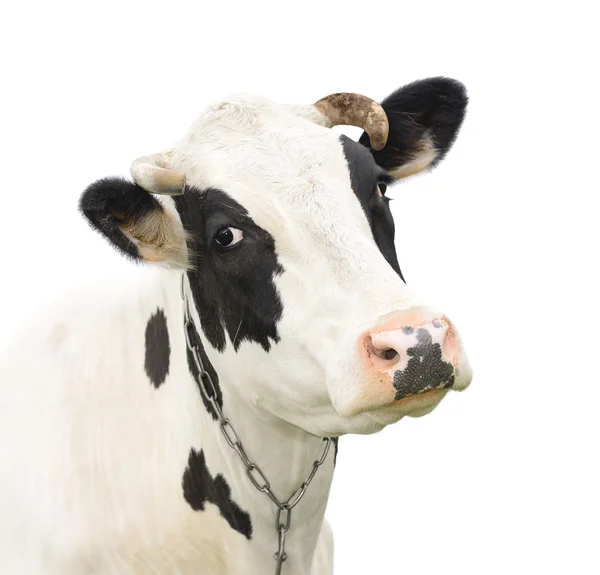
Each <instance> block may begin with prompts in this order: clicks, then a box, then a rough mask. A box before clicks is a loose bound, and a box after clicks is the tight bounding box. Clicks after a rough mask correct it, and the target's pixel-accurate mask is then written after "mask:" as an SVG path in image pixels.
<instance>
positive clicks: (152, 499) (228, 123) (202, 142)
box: [0, 97, 439, 575]
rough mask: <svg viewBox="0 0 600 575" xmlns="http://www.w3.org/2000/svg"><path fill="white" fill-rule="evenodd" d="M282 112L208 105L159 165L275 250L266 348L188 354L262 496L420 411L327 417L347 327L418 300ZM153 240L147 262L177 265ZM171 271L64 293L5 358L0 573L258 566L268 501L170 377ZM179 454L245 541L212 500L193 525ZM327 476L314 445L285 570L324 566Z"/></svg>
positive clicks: (242, 101)
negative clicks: (272, 320) (74, 294)
mask: <svg viewBox="0 0 600 575" xmlns="http://www.w3.org/2000/svg"><path fill="white" fill-rule="evenodd" d="M296 112H297V109H294V108H293V107H289V106H288V107H286V106H278V105H275V104H272V103H270V102H268V101H266V100H264V99H261V98H254V97H235V98H232V99H230V100H228V101H227V102H221V103H219V104H216V105H214V106H212V107H211V108H209V109H208V110H207V111H206V112H205V113H204V114H203V116H202V117H201V118H200V119H199V120H198V121H197V122H196V123H195V124H194V125H193V126H192V128H191V129H190V131H189V132H188V134H187V135H186V136H185V137H184V138H183V139H182V140H181V142H179V144H178V145H177V146H176V147H175V149H174V150H173V155H172V158H173V167H174V169H176V170H178V171H180V172H182V173H184V174H185V176H186V178H187V181H188V184H191V185H194V186H196V187H198V188H200V189H202V188H204V187H207V186H212V187H217V188H221V189H223V190H225V191H226V192H227V193H228V194H230V195H231V196H232V197H233V198H234V199H235V200H236V201H238V202H239V203H240V204H242V205H243V206H244V207H245V208H246V209H248V211H249V214H250V216H251V217H252V218H253V219H254V221H255V222H256V223H257V224H258V225H260V226H261V227H263V228H264V229H266V230H267V231H268V232H269V233H270V234H271V235H272V236H273V237H274V238H275V242H276V249H277V255H278V258H279V261H280V263H281V265H282V266H283V268H284V270H285V271H284V273H283V274H281V275H279V276H277V278H276V280H275V282H276V286H277V289H278V291H279V293H280V296H281V299H282V301H283V306H284V315H283V318H282V319H281V321H280V323H279V324H278V331H279V334H280V336H281V341H280V342H279V343H278V344H276V345H273V347H272V349H271V351H270V353H268V354H267V353H266V352H265V351H264V350H263V349H262V348H261V347H260V346H259V345H257V344H254V343H250V342H243V343H242V345H241V346H240V348H239V351H238V352H237V353H235V352H234V351H233V350H232V346H231V344H230V343H229V344H228V346H227V349H226V350H225V352H224V353H218V352H216V350H214V349H213V348H212V347H211V346H210V345H209V344H208V342H207V341H204V345H205V347H206V350H207V353H208V355H209V357H210V359H211V362H212V363H213V365H214V367H215V369H216V370H217V372H218V373H219V376H220V379H221V388H222V390H223V396H224V411H225V414H226V416H227V417H229V418H230V419H231V420H232V421H233V422H234V425H235V427H236V429H237V431H238V433H239V435H240V437H241V438H242V440H243V442H244V445H245V446H246V449H247V451H248V453H249V455H250V457H251V458H253V459H255V460H256V461H257V462H258V463H259V465H260V466H261V468H262V469H263V470H264V471H265V473H266V475H267V476H268V477H269V479H270V480H271V482H272V487H273V489H274V491H275V493H276V494H277V495H278V496H279V497H280V498H281V499H285V498H287V497H289V495H291V493H293V492H294V490H295V489H296V488H297V487H298V486H299V484H300V482H301V481H302V480H303V479H304V477H305V475H306V474H307V473H308V472H309V470H310V468H311V465H312V462H313V461H314V459H315V456H316V454H317V452H318V450H319V448H320V444H321V439H320V437H323V436H328V435H340V434H343V433H371V432H374V431H377V430H379V429H381V428H382V427H384V426H385V425H387V424H389V423H393V422H395V421H397V420H398V419H400V418H401V417H402V416H404V415H420V414H422V413H425V412H427V411H429V410H431V409H432V408H433V407H434V406H435V402H434V403H429V404H427V403H425V404H423V403H418V402H415V403H413V404H411V407H410V408H408V407H406V408H402V407H387V408H385V409H382V410H380V411H378V412H363V413H357V414H356V415H353V416H352V417H342V416H341V415H339V413H343V412H344V406H345V405H347V404H348V402H349V401H351V400H352V398H355V397H356V395H357V393H358V392H359V391H360V389H361V387H362V386H364V385H366V382H367V378H366V375H365V373H364V369H363V367H362V366H361V363H360V361H359V358H358V354H357V350H356V346H357V338H358V337H359V334H360V333H361V332H362V331H364V330H365V329H367V328H371V327H374V326H375V325H377V323H378V322H379V321H380V318H381V317H383V316H384V315H385V314H388V313H389V312H391V311H394V310H399V309H404V308H407V307H410V306H413V305H417V304H419V303H420V302H418V301H417V300H416V299H415V298H414V296H412V295H411V294H410V293H409V292H408V291H407V289H406V287H405V285H404V284H403V283H402V282H401V281H400V279H399V278H398V276H397V275H396V274H395V273H394V272H393V270H392V269H391V268H390V266H389V265H388V264H387V263H386V261H385V260H384V258H383V256H382V255H381V254H380V252H379V250H378V248H377V247H376V245H375V243H374V241H373V239H372V235H371V231H370V229H369V227H368V225H367V221H366V219H365V217H364V215H363V213H362V209H361V207H360V205H359V203H358V201H357V199H356V198H355V196H354V194H353V193H352V190H351V187H350V178H349V173H348V168H347V164H346V161H345V158H344V155H343V151H342V147H341V145H340V143H339V141H338V138H337V136H336V134H334V133H333V132H331V131H330V130H328V129H327V128H325V127H322V126H319V125H317V124H315V123H314V122H312V121H310V120H309V119H307V118H311V119H314V112H310V113H309V112H308V111H307V112H306V113H305V114H299V113H296ZM311 115H312V116H311ZM303 116H304V117H303ZM162 201H163V202H164V203H165V205H167V204H169V203H170V202H172V200H171V199H168V198H167V199H164V200H162ZM169 215H170V216H173V215H174V211H173V210H171V211H170V212H169ZM175 217H176V216H175ZM173 225H174V226H175V227H176V228H177V234H173V235H171V236H169V237H170V238H172V237H180V238H182V237H183V234H182V230H181V228H180V223H179V222H176V223H174V224H173ZM178 226H179V227H178ZM172 244H173V242H172V241H170V243H169V246H170V250H171V252H172V254H175V255H172V254H171V255H169V254H166V256H165V261H164V262H163V263H165V264H166V265H167V267H168V266H170V265H171V266H172V267H177V265H181V263H182V260H185V258H186V257H187V252H185V251H182V250H183V247H182V246H179V247H178V248H177V247H175V248H174V247H173V245H172ZM163 255H165V254H163ZM170 257H171V259H172V260H173V261H171V260H170V259H169V258H170ZM180 275H181V272H180V271H176V270H168V269H167V270H165V269H158V268H157V269H145V270H140V271H139V276H140V277H139V279H138V280H137V281H136V282H130V281H127V282H122V283H118V282H115V283H113V284H110V285H109V286H103V287H102V288H98V289H97V290H96V291H90V292H89V293H84V294H82V295H81V296H80V297H79V299H76V300H74V299H72V298H71V299H69V300H68V301H67V302H65V303H64V304H63V305H62V306H60V307H58V306H57V307H56V308H54V309H53V310H52V311H51V312H50V313H49V314H48V315H47V316H46V317H44V318H40V319H39V320H38V321H37V322H36V323H35V325H34V326H31V328H30V330H28V331H27V332H25V335H24V336H23V337H22V338H20V339H16V340H15V341H14V343H13V345H12V347H11V348H10V350H8V353H6V354H5V356H4V359H3V361H2V362H1V363H0V393H1V396H0V454H1V455H2V457H1V458H0V573H3V574H4V573H6V574H12V573H15V574H16V573H18V574H22V575H41V574H44V575H49V574H52V575H54V574H57V575H58V574H60V575H81V574H83V573H89V574H97V575H108V574H113V573H114V574H119V575H120V574H123V575H126V574H142V573H143V574H151V573H157V574H158V573H160V574H171V573H172V574H192V573H194V574H198V575H203V574H206V575H208V574H210V575H224V574H225V573H227V574H228V575H237V574H239V575H241V574H244V575H264V574H265V573H270V572H271V571H273V570H274V567H275V563H274V560H273V553H274V552H275V550H276V541H277V536H276V532H275V529H274V521H275V509H274V506H273V505H272V504H271V503H270V501H269V500H268V499H267V498H266V496H265V495H263V494H261V493H258V492H257V491H256V490H255V489H254V488H253V487H252V485H251V484H250V482H249V481H248V479H247V477H246V475H245V471H244V468H243V466H242V465H241V463H240V461H239V460H238V458H237V457H236V455H235V453H234V452H233V451H232V450H231V449H230V448H229V447H228V446H227V444H226V443H225V441H224V439H223V437H222V436H221V434H220V432H219V429H218V426H217V425H216V424H215V422H214V421H213V420H212V419H211V418H210V416H209V415H208V414H207V412H206V410H205V408H204V406H203V405H202V402H201V400H200V397H199V395H198V389H197V386H196V384H195V382H194V380H193V379H192V377H191V376H190V373H189V371H188V366H187V361H186V357H185V343H184V340H183V328H182V326H183V316H182V302H181V300H180V297H179V279H180ZM157 307H161V308H162V309H164V310H165V314H166V317H167V320H168V328H169V335H170V341H171V350H172V351H171V361H170V369H169V374H168V376H167V379H166V381H165V383H164V384H163V385H162V386H161V387H160V388H159V389H154V388H153V386H152V385H151V384H150V382H149V381H148V378H147V376H146V375H145V373H144V369H143V365H144V331H145V327H146V322H147V320H148V318H149V316H150V315H151V314H152V313H153V312H154V311H155V310H156V308H157ZM193 313H194V317H195V321H196V323H197V325H199V319H198V316H197V314H196V313H195V311H194V312H193ZM423 401H424V402H426V401H427V400H423ZM436 401H439V399H438V400H436ZM191 447H194V448H196V449H200V448H202V449H203V450H204V452H205V454H206V461H207V465H208V468H209V470H210V472H211V474H212V475H213V476H215V475H216V474H217V473H222V474H223V475H224V477H225V478H226V480H227V482H228V484H229V485H230V486H231V490H232V498H233V500H234V501H235V502H237V503H238V504H239V505H240V507H241V508H242V509H243V510H244V511H247V512H248V513H249V514H250V516H251V519H252V523H253V529H254V532H253V537H252V539H251V540H250V541H248V540H246V538H245V537H243V536H242V535H241V534H239V533H238V532H237V531H234V530H233V529H231V528H230V527H229V525H228V524H227V523H226V521H225V520H224V519H223V518H222V517H221V516H220V514H219V512H218V509H217V508H216V507H214V506H213V505H212V504H210V503H207V504H206V510H205V511H199V512H194V511H193V510H192V509H191V508H190V507H189V506H188V504H187V503H186V502H185V500H184V499H183V496H182V488H181V480H182V475H183V471H184V469H185V467H186V464H187V458H188V455H189V451H190V448H191ZM332 475H333V449H332V452H331V453H330V454H329V457H328V460H327V461H326V463H325V465H324V466H323V467H322V468H321V469H320V470H319V472H318V473H317V475H316V477H315V480H314V482H313V483H312V484H311V487H310V489H309V490H308V493H307V495H306V498H305V499H304V500H303V501H302V502H301V504H300V505H299V506H298V507H297V509H296V510H295V511H294V514H293V522H292V528H291V530H290V532H289V534H288V543H287V545H288V555H289V559H288V562H287V563H286V565H285V572H286V573H287V574H289V575H309V574H310V575H327V574H329V573H331V572H332V552H333V547H332V538H331V533H330V529H329V527H328V526H327V524H326V522H325V521H324V512H325V506H326V502H327V495H328V492H329V488H330V484H331V479H332Z"/></svg>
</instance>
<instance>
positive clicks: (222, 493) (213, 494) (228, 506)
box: [182, 448, 252, 539]
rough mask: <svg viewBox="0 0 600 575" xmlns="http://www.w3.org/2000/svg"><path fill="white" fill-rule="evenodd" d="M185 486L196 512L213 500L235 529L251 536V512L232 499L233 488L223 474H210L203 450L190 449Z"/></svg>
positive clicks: (189, 502)
mask: <svg viewBox="0 0 600 575" xmlns="http://www.w3.org/2000/svg"><path fill="white" fill-rule="evenodd" d="M182 486H183V496H184V498H185V500H186V501H187V502H188V504H189V505H190V507H191V508H192V509H193V510H194V511H204V509H205V506H206V503H207V502H208V503H212V504H213V505H216V506H217V507H218V508H219V513H220V514H221V517H223V519H225V521H227V523H229V525H230V526H231V528H232V529H235V530H236V531H238V532H239V533H241V534H242V535H243V536H244V537H246V539H252V520H251V519H250V515H249V514H248V513H246V512H245V511H243V510H242V509H241V508H240V506H239V505H238V504H237V503H235V501H233V500H232V499H231V488H230V487H229V485H228V483H227V481H226V480H225V478H224V477H223V476H222V475H221V474H220V473H219V474H217V475H216V476H215V477H213V476H212V475H211V474H210V471H209V470H208V467H207V466H206V458H205V456H204V451H202V449H201V450H200V451H199V452H198V451H196V450H195V449H193V448H192V449H190V456H189V458H188V465H187V467H186V469H185V471H184V473H183V479H182Z"/></svg>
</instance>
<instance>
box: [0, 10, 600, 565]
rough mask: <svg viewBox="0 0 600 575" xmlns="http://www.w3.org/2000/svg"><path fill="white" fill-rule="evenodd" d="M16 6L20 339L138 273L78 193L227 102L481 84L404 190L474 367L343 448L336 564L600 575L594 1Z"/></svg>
mask: <svg viewBox="0 0 600 575" xmlns="http://www.w3.org/2000/svg"><path fill="white" fill-rule="evenodd" d="M92 4H93V5H92ZM3 6H4V7H3V8H2V14H0V22H1V23H0V44H1V45H0V57H1V58H2V75H1V80H0V83H1V85H2V87H1V89H0V90H1V91H0V97H1V99H2V102H1V106H0V120H1V123H0V126H1V129H0V138H1V146H2V148H1V150H0V152H1V153H0V165H1V180H0V182H1V184H0V190H1V192H2V204H1V206H2V213H1V214H0V222H1V225H0V245H1V247H2V250H1V255H2V271H1V272H0V273H1V276H2V278H1V281H0V290H1V296H2V297H1V299H0V344H1V343H3V342H5V341H6V340H7V339H8V338H9V337H10V334H11V333H12V332H14V330H15V329H16V328H17V327H18V326H19V325H20V324H21V323H22V322H23V321H24V319H25V317H26V316H28V315H30V314H31V313H32V310H34V309H36V308H38V307H40V306H41V305H43V304H44V302H45V301H48V300H49V299H53V298H54V297H55V296H56V295H57V294H59V293H63V292H68V291H70V290H72V289H75V288H76V286H77V285H78V284H81V283H86V282H89V281H90V278H91V277H93V276H94V275H99V274H104V273H107V271H108V270H110V269H112V270H123V271H125V270H126V268H127V267H128V266H129V265H130V264H128V263H126V262H125V261H124V260H121V259H120V258H119V257H118V255H117V254H116V252H114V251H113V250H111V249H110V248H109V247H108V245H107V244H105V243H104V242H103V241H102V240H101V239H100V238H99V236H97V235H95V234H93V233H92V232H91V231H89V230H88V228H87V226H86V225H85V224H84V223H83V221H82V220H81V219H80V218H79V216H78V214H77V212H76V203H77V199H78V196H79V194H80V193H81V191H82V190H83V189H84V188H85V186H86V185H87V184H89V183H90V182H92V181H93V180H95V179H97V178H99V177H102V176H107V175H120V174H126V173H127V171H128V167H129V163H130V161H131V160H132V159H133V158H135V157H137V156H139V155H141V154H143V153H148V152H153V151H157V150H159V149H162V148H164V147H165V146H167V145H169V144H170V143H171V142H172V141H173V140H175V139H176V138H178V137H179V136H180V135H181V134H182V133H183V132H184V130H185V129H186V128H187V126H188V125H189V124H190V123H191V121H192V120H193V119H194V117H195V116H196V115H197V114H198V113H199V112H200V110H201V109H202V108H203V107H204V106H205V105H207V104H208V103H210V102H212V101H213V100H215V99H218V98H220V97H223V96H226V95H228V94H230V93H232V92H256V93H259V94H262V95H265V96H267V97H270V98H271V99H274V100H277V101H281V102H289V103H310V102H314V101H315V100H317V99H318V98H320V97H322V96H324V95H327V94H329V93H332V92H338V91H355V92H361V93H364V94H367V95H369V96H371V97H373V98H376V99H381V98H383V97H384V96H386V95H387V94H388V93H390V92H391V91H393V90H394V89H395V88H397V87H399V86H400V85H402V84H404V83H407V82H410V81H412V80H415V79H417V78H424V77H427V76H432V75H446V76H451V77H455V78H457V79H459V80H461V81H462V82H464V83H465V84H466V85H467V87H468V90H469V95H470V99H471V103H470V106H469V111H468V115H467V120H466V122H465V125H464V128H463V130H462V132H461V134H460V136H459V138H458V140H457V142H456V145H455V147H454V149H453V150H452V151H451V153H450V154H449V155H448V157H447V159H446V160H445V162H444V163H443V164H442V165H441V166H440V167H439V168H438V169H437V170H436V171H434V172H433V173H431V174H427V175H424V176H420V177H417V178H413V179H412V180H411V181H407V182H405V183H402V184H401V185H398V186H396V187H395V188H394V189H393V190H392V191H391V195H392V197H394V198H396V201H395V202H394V203H393V209H394V213H395V216H396V221H397V246H398V253H399V259H400V263H401V266H402V269H403V271H404V273H405V276H406V278H407V280H408V282H409V284H410V285H411V286H412V288H413V289H414V290H415V291H417V292H423V293H424V294H425V295H426V296H427V297H428V298H429V300H430V301H431V302H432V304H434V305H437V306H438V307H441V308H442V309H444V310H445V311H446V312H447V313H448V315H449V316H450V317H452V318H453V319H454V321H455V322H456V323H457V325H458V327H459V329H460V331H461V333H462V335H463V338H464V340H465V342H466V345H467V349H468V352H469V355H470V358H471V362H472V365H473V368H474V373H475V378H474V382H473V385H472V386H471V387H470V388H469V389H468V390H467V391H466V392H464V393H462V394H452V395H451V396H449V397H448V398H447V399H446V400H444V402H443V403H442V404H441V405H440V407H439V408H438V409H437V410H436V411H435V412H434V413H432V414H431V415H429V416H427V417H425V418H422V419H410V420H408V419H407V420H404V421H401V422H400V423H399V424H398V425H396V426H394V427H392V428H389V429H387V430H385V431H384V432H382V433H380V434H378V435H375V436H370V437H347V438H343V439H342V440H341V441H340V453H339V457H338V470H337V474H336V478H335V481H334V489H333V493H332V496H331V500H330V508H329V512H328V516H329V518H330V520H331V523H332V524H333V528H334V531H335V534H336V574H338V575H344V574H354V573H382V574H385V573H393V574H395V573H403V574H410V575H417V574H423V575H425V574H438V573H452V574H458V573H460V574H462V575H466V574H473V575H475V574H477V575H481V574H482V573H485V574H495V573H503V574H504V573H514V574H531V573H544V574H546V573H569V574H572V573H573V574H575V573H576V574H588V573H589V574H597V573H600V560H599V558H598V551H599V549H598V547H599V535H600V527H599V525H598V521H599V511H600V505H599V486H600V485H599V484H600V473H599V471H598V451H599V449H598V440H599V424H598V416H597V405H598V399H599V397H600V393H599V391H598V388H599V386H600V375H599V359H600V341H599V337H598V333H599V331H600V316H599V313H598V299H599V297H600V289H599V288H600V286H599V282H598V271H597V267H598V259H599V258H598V243H599V242H598V231H597V229H598V223H599V222H598V210H597V205H598V201H597V196H598V192H599V191H600V186H599V183H598V175H597V170H595V169H594V166H595V165H597V162H598V153H599V151H600V150H599V146H598V141H599V129H600V126H599V123H598V109H599V106H600V102H599V99H598V91H597V78H598V56H599V54H600V48H599V46H598V42H597V40H596V39H595V38H597V34H598V31H597V17H595V16H593V14H592V6H593V3H592V2H591V1H590V2H587V3H584V2H577V1H571V2H568V3H556V2H550V1H547V2H526V1H521V2H509V1H504V2H502V3H493V4H492V3H487V2H477V3H476V2H473V3H468V2H456V1H448V2H439V3H436V2H418V3H417V2H410V3H409V2H398V1H395V2H390V3H389V5H386V4H385V3H379V2H363V3H360V4H357V5H353V4H352V3H351V2H343V3H339V4H335V5H334V3H328V2H326V1H325V0H322V1H321V2H318V3H314V4H311V3H308V2H304V3H301V4H292V3H288V2H284V1H281V2H278V3H277V4H273V5H270V6H267V5H261V4H260V3H258V2H243V3H242V2H240V3H234V2H226V1H222V2H210V3H204V2H189V3H180V2H174V1H170V2H161V3H155V2H149V1H144V2H127V1H126V0H120V1H119V2H107V1H104V2H99V3H91V2H77V3H75V2H73V3H72V4H68V3H66V2H24V1H23V2H19V3H18V4H17V3H13V5H12V6H8V5H7V4H3ZM557 6H558V7H557ZM34 355H35V350H32V357H34ZM7 575H8V574H7Z"/></svg>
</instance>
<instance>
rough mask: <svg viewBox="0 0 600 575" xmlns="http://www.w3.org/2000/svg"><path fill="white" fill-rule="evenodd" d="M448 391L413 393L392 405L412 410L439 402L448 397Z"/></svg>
mask: <svg viewBox="0 0 600 575" xmlns="http://www.w3.org/2000/svg"><path fill="white" fill-rule="evenodd" d="M447 391H448V389H430V390H429V391H422V392H420V393H413V394H412V395H407V396H406V397H403V398H402V399H395V400H394V401H392V405H393V406H395V407H402V408H409V409H410V408H411V407H413V406H415V407H417V406H418V407H421V406H422V405H423V404H426V403H432V402H437V401H439V400H441V399H442V397H444V395H446V393H447Z"/></svg>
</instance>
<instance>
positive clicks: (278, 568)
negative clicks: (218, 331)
mask: <svg viewBox="0 0 600 575" xmlns="http://www.w3.org/2000/svg"><path fill="white" fill-rule="evenodd" d="M186 283H187V282H186V275H185V274H183V275H182V278H181V298H182V300H183V309H184V313H183V320H184V334H185V341H186V345H187V349H188V352H189V353H191V355H192V357H193V361H194V363H195V366H196V371H197V374H198V376H199V377H197V378H196V379H197V383H198V387H199V388H200V393H201V395H202V398H203V402H204V403H205V405H206V406H207V409H208V411H209V413H211V415H212V416H213V418H214V419H215V420H216V421H215V422H214V423H215V425H214V428H215V429H218V430H219V432H217V435H218V437H217V438H216V439H217V441H218V442H219V447H220V449H219V451H220V453H221V456H222V458H223V463H224V464H225V466H226V468H227V469H228V470H229V471H230V473H231V475H232V477H234V478H235V483H234V485H235V487H236V491H238V492H239V493H240V494H241V496H242V497H243V499H245V500H246V501H253V503H254V505H253V506H252V507H253V513H252V516H253V525H254V527H253V533H254V535H255V537H256V539H257V540H258V545H259V546H260V547H262V548H264V550H263V551H264V553H267V554H271V556H272V557H273V552H274V562H273V567H274V569H275V573H276V574H277V573H285V572H287V570H289V572H292V571H293V572H294V573H296V572H300V571H298V567H299V565H298V564H302V571H301V572H303V573H308V572H310V570H311V564H312V558H313V555H314V551H315V548H316V545H317V541H318V538H319V535H320V532H321V527H322V523H323V520H324V516H325V508H326V506H327V499H328V496H329V490H330V487H331V481H332V478H333V465H332V464H330V466H329V467H328V470H327V471H322V472H321V473H320V474H319V468H320V467H321V466H323V465H324V464H325V463H326V461H327V460H328V455H329V451H330V447H331V443H332V442H333V441H332V439H331V438H319V437H316V436H314V435H312V434H310V433H308V432H306V431H304V430H302V429H300V428H299V427H297V426H295V425H292V424H290V423H288V422H285V421H283V420H282V419H280V418H278V417H276V416H274V415H272V414H269V413H267V412H266V411H264V410H261V409H260V408H259V407H257V406H256V405H254V404H252V405H250V404H248V402H247V400H246V399H245V398H243V397H240V396H239V395H237V396H236V394H235V391H234V390H235V389H237V388H236V387H234V386H227V385H226V382H222V381H221V382H220V384H217V385H215V381H214V378H215V377H217V376H216V372H215V371H214V368H213V367H212V365H210V360H209V359H208V357H207V356H206V355H205V354H203V353H201V346H202V342H201V341H195V339H194V338H197V340H199V338H200V335H199V334H200V330H199V329H197V327H196V326H198V325H199V320H198V317H197V313H196V310H195V308H194V306H193V305H191V303H190V300H192V301H193V298H191V296H190V295H189V291H188V290H187V289H186V288H187V286H186ZM203 355H204V357H203ZM211 372H212V375H211ZM221 386H222V387H223V389H226V395H227V397H228V401H227V403H226V405H224V404H223V391H222V389H221V388H220V387H221ZM232 399H233V400H232ZM329 460H330V461H331V460H333V457H330V458H329ZM243 502H244V501H243V500H242V501H241V503H243ZM288 561H289V562H290V564H291V563H295V564H297V565H296V566H295V568H293V569H292V565H290V566H289V567H288V566H287V565H286V567H285V568H284V567H283V565H284V564H286V563H287V562H288Z"/></svg>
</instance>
